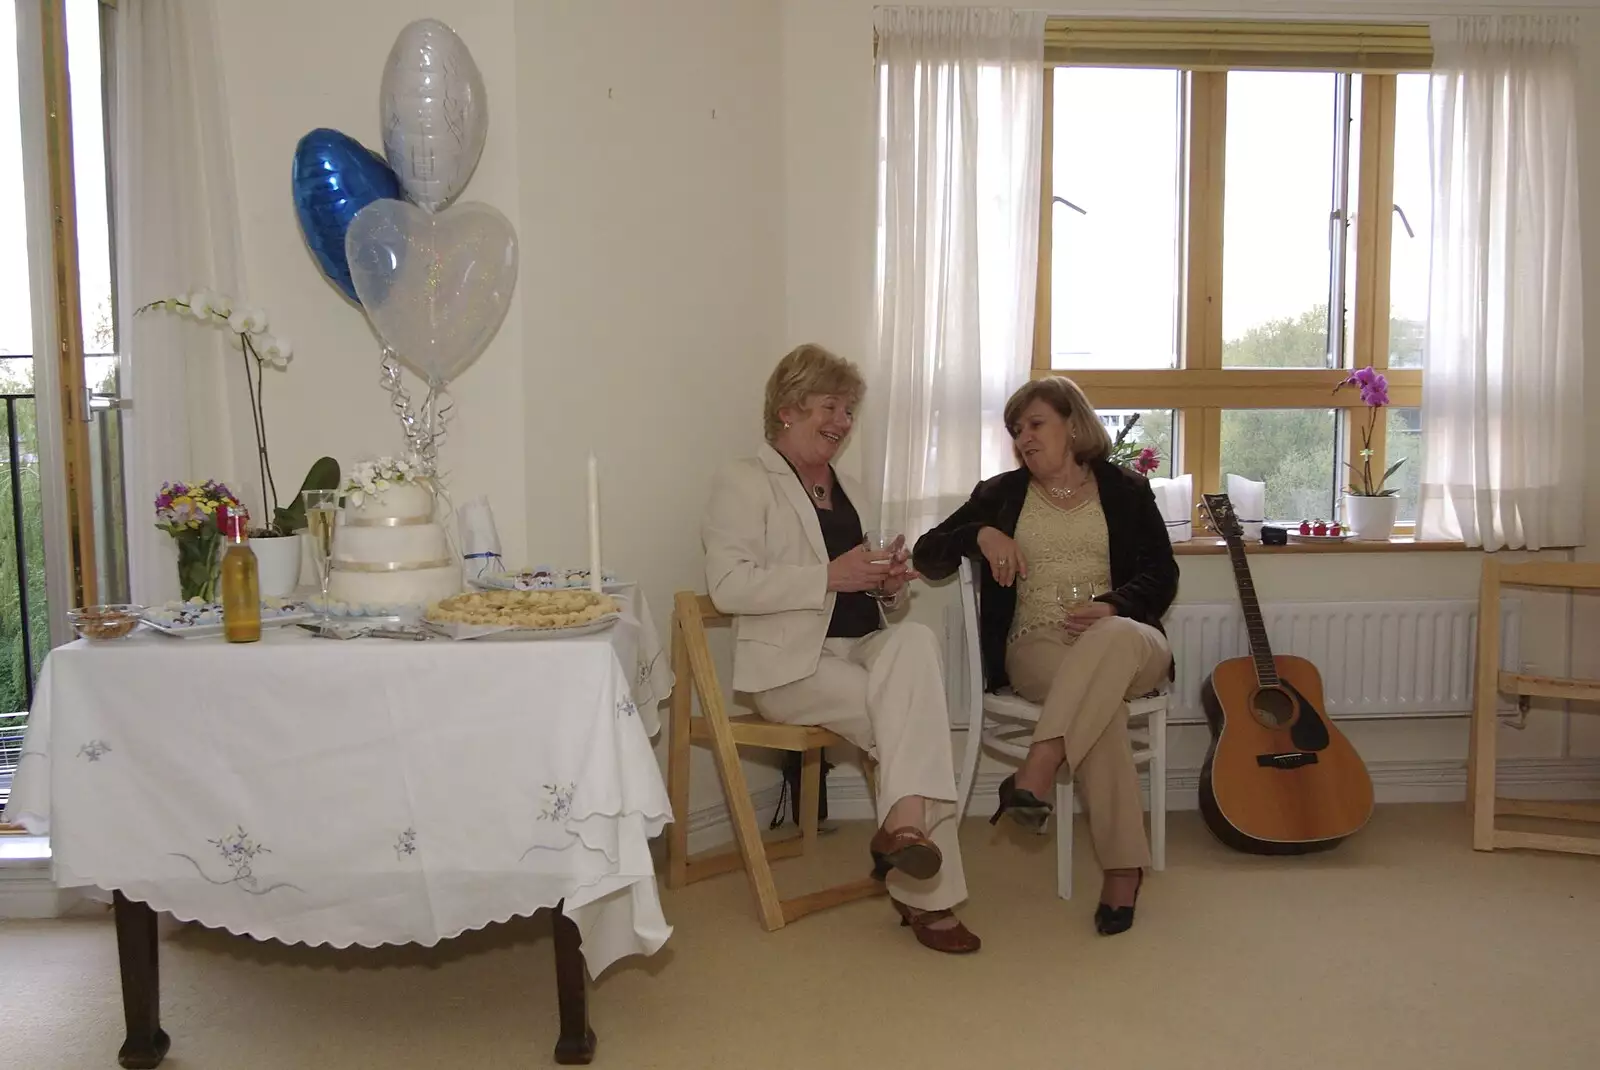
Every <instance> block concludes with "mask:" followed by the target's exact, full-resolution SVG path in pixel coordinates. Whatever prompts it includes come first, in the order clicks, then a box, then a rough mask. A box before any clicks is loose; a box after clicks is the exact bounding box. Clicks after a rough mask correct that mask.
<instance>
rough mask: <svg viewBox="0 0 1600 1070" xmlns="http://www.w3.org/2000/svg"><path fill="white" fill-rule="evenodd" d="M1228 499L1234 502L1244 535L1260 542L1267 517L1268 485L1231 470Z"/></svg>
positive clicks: (1234, 508) (1234, 510) (1235, 513)
mask: <svg viewBox="0 0 1600 1070" xmlns="http://www.w3.org/2000/svg"><path fill="white" fill-rule="evenodd" d="M1228 500H1229V501H1230V502H1232V503H1233V515H1234V516H1236V517H1238V518H1239V527H1241V528H1243V529H1244V537H1245V538H1246V539H1249V540H1251V541H1253V542H1260V541H1261V525H1262V523H1263V522H1264V521H1265V520H1266V518H1267V485H1266V484H1265V483H1257V482H1256V481H1255V480H1253V479H1246V478H1245V477H1244V476H1236V475H1234V474H1233V473H1232V472H1229V473H1228Z"/></svg>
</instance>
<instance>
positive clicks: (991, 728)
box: [956, 560, 1171, 899]
mask: <svg viewBox="0 0 1600 1070" xmlns="http://www.w3.org/2000/svg"><path fill="white" fill-rule="evenodd" d="M959 579H960V583H961V615H962V629H963V632H964V634H965V636H966V644H965V645H966V655H967V710H968V714H969V717H970V722H969V727H968V729H967V748H966V752H965V754H964V755H963V757H962V761H961V766H962V770H961V782H960V784H959V785H958V786H957V788H956V794H957V796H958V799H957V800H956V808H957V810H956V812H957V814H958V815H959V816H962V817H964V816H966V812H967V805H968V803H970V802H971V801H972V782H973V779H974V778H975V776H976V775H977V772H978V756H979V754H980V753H981V751H982V749H983V748H985V747H987V748H988V749H990V750H992V751H994V752H995V753H997V754H1002V755H1005V756H1006V757H1008V758H1012V759H1015V760H1016V761H1019V762H1020V761H1021V760H1022V759H1023V758H1025V757H1026V756H1027V754H1028V744H1029V742H1030V741H1031V740H1032V737H1033V731H1034V726H1035V725H1037V724H1038V722H1039V707H1038V706H1036V705H1034V704H1033V703H1031V702H1028V701H1026V700H1024V699H1022V698H1020V697H1018V696H1017V695H1014V694H1012V692H1011V689H1010V688H1002V689H1000V690H999V691H997V692H994V693H990V692H986V691H985V690H984V687H983V656H982V654H981V653H980V651H979V648H978V584H977V578H976V574H975V572H974V570H973V567H972V562H971V561H967V560H963V561H962V562H961V575H960V577H959ZM1170 701H1171V694H1170V692H1168V691H1167V689H1166V688H1165V687H1163V688H1161V689H1159V690H1157V691H1153V692H1151V693H1150V694H1148V695H1145V696H1143V697H1141V698H1137V699H1134V700H1132V701H1130V702H1129V703H1128V724H1129V731H1130V735H1131V736H1132V739H1133V761H1134V764H1135V765H1146V766H1148V767H1149V771H1150V859H1151V864H1152V865H1153V867H1154V868H1155V869H1158V870H1160V869H1166V868H1167V709H1168V705H1169V703H1170ZM1055 806H1056V812H1055V819H1056V820H1055V826H1056V894H1057V895H1059V896H1060V897H1061V898H1062V899H1071V898H1072V777H1071V773H1070V771H1069V770H1068V769H1067V767H1066V765H1065V764H1063V765H1062V767H1061V776H1060V777H1059V779H1057V781H1056V802H1055Z"/></svg>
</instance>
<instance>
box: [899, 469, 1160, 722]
mask: <svg viewBox="0 0 1600 1070" xmlns="http://www.w3.org/2000/svg"><path fill="white" fill-rule="evenodd" d="M1091 467H1092V468H1093V469H1094V476H1095V479H1096V480H1097V481H1098V482H1099V485H1100V508H1101V509H1102V510H1103V511H1104V512H1105V515H1106V536H1107V542H1108V543H1109V545H1110V552H1111V590H1109V591H1107V592H1106V593H1105V594H1102V595H1097V596H1096V597H1095V601H1097V602H1106V603H1108V604H1110V606H1111V607H1112V608H1113V609H1115V610H1116V611H1117V615H1118V616H1122V617H1129V618H1131V619H1133V620H1136V621H1139V622H1140V623H1143V624H1148V625H1150V626H1151V627H1152V628H1157V629H1160V630H1161V631H1163V632H1164V631H1165V630H1166V629H1164V628H1162V627H1161V616H1162V614H1164V613H1166V611H1167V609H1168V607H1170V606H1171V605H1172V601H1173V599H1174V598H1176V597H1177V596H1178V560H1177V558H1176V557H1174V556H1173V554H1172V540H1171V538H1170V537H1168V535H1167V525H1166V521H1164V520H1163V519H1162V518H1161V509H1160V507H1158V506H1157V505H1156V496H1155V492H1154V491H1153V490H1151V489H1150V482H1149V480H1147V479H1145V478H1144V477H1143V476H1141V475H1138V474H1137V473H1135V472H1133V471H1130V470H1129V469H1126V468H1121V467H1118V466H1117V465H1114V464H1112V463H1111V462H1109V461H1095V462H1094V463H1093V464H1092V465H1091ZM1028 481H1029V475H1028V470H1027V469H1026V468H1016V469H1013V470H1012V471H1009V472H1002V473H1001V474H1000V475H997V476H994V477H993V478H991V479H986V480H984V481H983V482H982V483H979V484H978V485H977V486H976V487H974V488H972V496H971V497H969V498H968V499H967V501H966V504H965V505H963V506H962V507H961V508H959V509H957V510H956V511H955V512H954V513H951V514H950V516H949V517H947V518H946V519H945V520H944V522H942V523H941V524H939V525H938V526H937V527H935V528H933V530H931V531H929V532H928V533H927V534H926V535H924V536H922V538H920V539H918V540H917V545H916V546H915V547H914V548H913V549H912V551H911V560H912V563H913V564H914V565H915V566H916V569H917V571H919V572H921V573H922V575H923V576H924V577H925V578H927V579H930V580H940V579H943V578H944V577H946V576H948V575H950V574H951V573H953V572H955V571H956V569H957V568H959V567H960V565H961V559H962V558H963V557H970V558H973V559H974V561H975V562H976V567H977V568H979V569H980V570H981V572H980V573H979V575H980V576H981V577H982V579H981V582H980V584H979V599H978V606H979V614H980V619H979V621H978V644H979V646H980V647H981V649H982V651H983V675H984V680H985V685H986V687H987V689H988V690H991V691H993V690H995V689H996V688H999V687H1002V686H1004V685H1005V684H1006V683H1008V682H1009V679H1008V677H1007V676H1006V635H1007V634H1008V633H1009V632H1010V630H1011V617H1012V614H1013V613H1015V612H1016V608H1017V589H1016V587H1015V586H1012V587H1002V586H1000V585H999V584H998V583H996V582H995V578H994V574H993V573H992V572H991V571H990V570H989V563H988V562H987V561H986V560H985V559H984V557H983V554H982V553H981V552H979V550H978V532H979V530H981V529H982V528H985V527H991V528H999V529H1000V530H1001V531H1003V532H1005V533H1006V534H1007V535H1012V536H1015V535H1016V533H1017V518H1018V517H1019V516H1021V515H1022V503H1023V501H1024V499H1026V498H1027V496H1028ZM1169 672H1170V670H1169Z"/></svg>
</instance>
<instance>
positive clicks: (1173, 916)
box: [0, 806, 1600, 1070]
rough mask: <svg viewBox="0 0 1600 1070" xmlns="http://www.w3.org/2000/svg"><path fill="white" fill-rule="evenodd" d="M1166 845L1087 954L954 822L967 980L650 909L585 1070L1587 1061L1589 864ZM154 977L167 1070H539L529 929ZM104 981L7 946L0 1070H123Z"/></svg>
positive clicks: (1594, 886)
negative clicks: (1277, 855)
mask: <svg viewBox="0 0 1600 1070" xmlns="http://www.w3.org/2000/svg"><path fill="white" fill-rule="evenodd" d="M1172 826H1173V827H1172V844H1171V858H1170V860H1169V868H1168V870H1167V871H1166V872H1165V873H1163V874H1157V875H1156V876H1155V877H1154V878H1153V879H1151V880H1149V881H1147V883H1146V887H1145V892H1144V895H1143V897H1142V899H1141V902H1140V906H1139V922H1138V924H1137V925H1136V926H1135V927H1134V929H1133V931H1132V932H1131V933H1128V934H1125V935H1122V936H1118V937H1115V938H1110V939H1108V938H1104V937H1098V936H1096V935H1095V934H1094V932H1093V930H1092V927H1091V924H1090V915H1091V913H1092V911H1093V909H1094V899H1095V892H1096V891H1097V889H1098V876H1097V873H1096V871H1095V869H1094V867H1093V864H1092V859H1091V858H1090V857H1088V852H1087V851H1086V850H1080V852H1079V858H1078V867H1077V879H1078V882H1079V883H1078V896H1077V898H1074V899H1073V900H1072V901H1071V902H1062V901H1060V900H1057V899H1056V898H1055V896H1054V895H1053V892H1052V889H1053V873H1054V870H1053V854H1052V850H1051V843H1052V841H1051V840H1040V839H1038V838H1035V837H1029V836H1024V835H1022V834H1019V833H1015V832H1007V831H1003V830H996V829H991V828H990V826H988V825H987V824H985V823H983V822H982V821H976V820H974V821H970V822H969V823H968V824H967V826H966V828H965V830H964V843H965V845H966V849H967V857H968V868H969V873H970V883H971V886H972V891H973V898H972V902H971V903H970V905H969V906H968V907H967V908H966V910H965V911H964V916H965V917H966V918H967V919H968V921H969V922H970V924H971V925H972V927H973V929H974V930H975V931H977V932H978V933H979V934H980V935H981V936H983V938H984V940H985V946H984V949H983V950H982V951H981V952H979V953H978V954H977V955H975V956H971V957H968V958H950V957H944V956H940V955H936V954H934V953H932V952H929V951H926V950H924V949H923V948H921V947H920V946H919V945H917V944H916V943H915V941H914V940H913V939H912V938H911V936H910V935H909V933H908V932H907V931H906V930H903V929H900V928H898V927H897V926H896V924H895V921H896V919H895V918H894V917H893V915H892V914H891V911H890V908H889V906H888V904H887V903H885V902H883V901H881V900H879V901H868V902H864V903H856V904H852V905H849V906H845V907H841V908H838V909H836V910H833V911H829V912H826V913H823V914H818V915H814V916H812V917H810V918H807V919H804V920H803V921H801V922H799V923H797V924H795V925H792V926H790V927H788V928H786V929H784V930H782V931H780V932H778V933H771V934H769V933H765V932H763V931H761V929H760V927H759V926H758V925H757V923H756V921H755V917H754V914H753V911H752V904H751V900H750V897H749V893H748V891H747V889H746V885H745V883H744V878H743V877H742V876H740V875H738V874H733V875H729V876H726V877H721V878H718V879H716V880H712V881H707V882H705V883H702V884H698V885H695V886H693V887H691V888H689V889H687V890H684V891H681V892H675V893H667V895H666V909H667V916H668V918H669V919H670V920H671V921H672V922H673V923H674V924H675V925H676V927H677V929H676V932H675V934H674V935H673V938H672V940H671V941H669V942H668V945H667V947H666V948H665V949H664V950H663V951H662V952H661V953H660V954H658V955H657V956H655V957H654V958H653V959H651V960H648V961H644V962H639V963H637V964H631V965H624V966H619V967H616V968H614V969H613V970H612V971H611V972H610V973H609V974H607V975H606V976H605V977H603V978H602V979H601V980H600V981H599V982H598V983H597V984H595V985H594V986H593V989H592V994H591V1015H592V1019H593V1023H594V1027H595V1030H596V1032H597V1033H598V1034H599V1037H600V1045H599V1050H598V1053H597V1058H596V1065H598V1066H610V1067H617V1068H628V1070H637V1068H645V1067H675V1068H676V1067H682V1068H691V1067H692V1068H700V1067H718V1068H721V1067H728V1068H734V1067H737V1068H741V1070H742V1068H756V1070H769V1068H770V1070H777V1068H784V1067H847V1066H855V1065H863V1066H879V1067H889V1068H897V1067H910V1068H930V1070H931V1068H942V1067H949V1068H952V1070H988V1068H990V1067H993V1068H996V1070H1000V1068H1007V1070H1009V1068H1022V1067H1033V1066H1051V1067H1067V1066H1070V1067H1085V1068H1094V1070H1117V1068H1122V1067H1138V1068H1167V1067H1174V1068H1176V1067H1181V1068H1184V1070H1205V1068H1211V1067H1217V1068H1224V1067H1225V1068H1228V1070H1237V1068H1240V1067H1258V1066H1259V1067H1269V1066H1270V1067H1272V1068H1273V1070H1293V1068H1297V1067H1317V1068H1324V1067H1326V1068H1340V1070H1346V1068H1349V1070H1354V1068H1383V1067H1396V1068H1399V1067H1405V1068H1408V1070H1410V1068H1421V1067H1449V1068H1453V1070H1469V1068H1475V1067H1484V1068H1491V1067H1492V1068H1495V1070H1503V1068H1506V1067H1526V1068H1538V1070H1559V1068H1564V1067H1573V1068H1578V1067H1582V1068H1585V1070H1591V1068H1593V1067H1595V1066H1596V1065H1600V1013H1597V1011H1600V1008H1597V1004H1596V996H1597V994H1600V859H1586V858H1574V857H1566V856H1554V855H1539V854H1532V853H1526V852H1521V853H1518V852H1497V853H1495V854H1492V855H1485V854H1476V853H1474V852H1472V851H1471V850H1470V849H1469V848H1468V847H1467V829H1466V822H1465V816H1464V814H1463V812H1462V811H1461V808H1460V807H1455V806H1451V807H1438V806H1391V807H1384V808H1380V809H1379V811H1378V813H1377V815H1376V817H1375V818H1374V820H1373V822H1372V824H1371V825H1370V826H1369V828H1368V829H1367V830H1366V831H1365V832H1363V833H1362V834H1361V835H1360V836H1359V837H1358V838H1356V839H1355V840H1352V841H1351V842H1349V843H1347V844H1345V845H1343V846H1342V847H1341V848H1339V849H1338V850H1337V851H1334V852H1332V853H1330V854H1327V855H1323V856H1319V857H1309V858H1299V859H1281V860H1274V859H1262V858H1253V857H1247V856H1243V855H1238V854H1234V853H1231V852H1228V851H1226V850H1225V849H1223V848H1221V847H1219V846H1217V845H1216V844H1215V843H1214V842H1213V841H1212V840H1211V839H1210V838H1209V836H1208V835H1207V833H1206V832H1205V830H1204V828H1203V827H1202V826H1201V824H1200V822H1199V819H1198V816H1197V815H1195V814H1193V813H1183V814H1177V815H1174V817H1173V821H1172ZM866 832H867V830H866V829H865V827H858V826H850V827H847V828H845V829H843V830H841V831H839V832H837V833H835V834H833V835H832V836H829V837H827V838H825V840H824V844H825V850H824V854H823V857H822V858H821V859H819V860H818V861H817V862H816V863H813V862H812V861H811V860H803V861H797V862H790V863H785V864H783V865H781V866H780V867H779V873H780V883H781V884H783V885H785V886H788V887H789V888H793V887H796V886H800V887H803V884H804V880H805V878H807V877H817V878H824V879H829V878H839V877H845V876H852V875H854V874H855V873H856V871H858V870H860V869H861V868H862V862H863V859H864V852H865V836H866ZM1079 842H1080V844H1082V843H1084V842H1085V841H1084V840H1082V839H1080V840H1079ZM161 953H162V978H163V986H164V992H163V1015H164V1024H165V1026H166V1028H167V1030H168V1032H169V1033H171V1034H172V1038H173V1046H172V1054H171V1055H170V1056H169V1057H168V1060H167V1063H166V1064H165V1065H167V1066H169V1067H172V1068H175V1070H184V1068H204V1070H213V1068H216V1070H252V1068H256V1067H263V1068H266V1067H271V1068H274V1070H290V1068H299V1067H307V1068H310V1067H316V1068H319V1070H357V1068H377V1067H383V1068H396V1067H439V1068H457V1067H460V1068H471V1070H492V1068H498V1067H530V1066H546V1065H551V1058H550V1052H551V1046H552V1044H553V1042H554V1040H555V1033H556V1019H555V993H554V980H553V971H552V968H551V954H550V939H549V932H548V926H546V925H544V924H542V923H539V922H522V923H514V924H511V925H507V926H502V927H497V928H495V929H492V930H490V931H487V932H479V933H472V934H469V935H467V936H465V937H462V938H461V939H459V940H456V941H453V942H451V943H450V944H447V945H443V946H441V947H439V948H435V949H433V950H431V951H424V950H420V949H385V950H380V951H359V950H358V951H356V952H354V953H340V952H329V951H309V950H306V949H303V948H285V947H281V946H278V945H270V944H268V945H263V944H256V943H253V942H251V941H248V940H243V939H236V938H233V937H230V936H228V935H227V934H219V933H215V932H208V931H204V930H201V929H198V928H196V927H194V926H189V927H186V928H184V929H182V930H180V931H178V932H177V933H175V934H173V935H172V936H170V937H169V938H168V939H166V940H165V941H164V942H163V943H162V945H161ZM116 978H117V968H116V952H115V944H114V938H113V932H112V929H111V926H110V925H109V923H108V922H106V921H104V920H101V919H88V920H67V921H53V922H12V923H5V924H0V993H3V999H0V1066H4V1067H15V1068H18V1070H67V1068H70V1070H92V1068H97V1067H114V1066H115V1065H116V1063H115V1054H116V1049H117V1046H118V1044H119V1043H120V1042H121V1011H120V1004H119V1002H118V987H117V979H116Z"/></svg>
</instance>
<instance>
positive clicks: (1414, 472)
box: [1374, 408, 1422, 524]
mask: <svg viewBox="0 0 1600 1070" xmlns="http://www.w3.org/2000/svg"><path fill="white" fill-rule="evenodd" d="M1388 428H1389V439H1388V443H1387V460H1388V463H1389V464H1393V463H1394V462H1396V461H1398V460H1400V459H1402V458H1404V459H1405V464H1402V465H1401V466H1400V468H1399V470H1398V471H1396V472H1395V474H1394V475H1392V476H1390V477H1389V481H1388V482H1387V483H1385V484H1384V486H1386V487H1394V488H1395V489H1397V490H1399V491H1400V508H1399V511H1398V512H1397V513H1396V514H1395V519H1396V520H1397V521H1398V522H1399V523H1402V524H1414V523H1416V520H1417V488H1418V487H1419V486H1420V485H1421V483H1422V410H1421V409H1393V408H1392V409H1390V410H1389V415H1388ZM1374 475H1376V473H1374Z"/></svg>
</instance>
